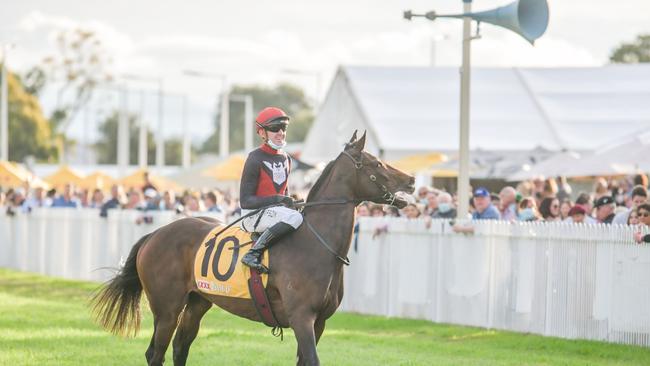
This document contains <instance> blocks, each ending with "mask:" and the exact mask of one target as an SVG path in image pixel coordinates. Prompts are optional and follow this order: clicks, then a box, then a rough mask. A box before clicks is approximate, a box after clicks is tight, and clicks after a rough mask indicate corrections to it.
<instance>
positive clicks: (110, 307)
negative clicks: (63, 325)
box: [91, 234, 151, 336]
mask: <svg viewBox="0 0 650 366" xmlns="http://www.w3.org/2000/svg"><path fill="white" fill-rule="evenodd" d="M150 235H151V234H147V235H145V236H143V237H142V238H140V240H138V242H137V243H135V245H134V246H133V248H131V252H130V253H129V257H128V258H127V259H126V262H125V263H124V266H123V267H122V268H120V269H119V271H118V273H117V274H116V275H115V277H113V278H112V279H111V280H109V281H108V282H106V283H105V284H104V285H103V286H102V287H101V288H100V289H99V291H98V292H97V293H96V294H95V295H94V296H93V298H92V300H91V305H92V312H93V314H94V316H95V320H96V321H97V322H98V323H99V324H101V325H102V326H103V327H104V329H106V330H108V331H110V332H111V333H113V334H117V335H121V336H135V335H136V334H137V333H138V330H139V329H140V320H141V315H140V298H141V296H142V283H140V278H139V277H138V269H137V267H136V260H137V258H138V251H139V250H140V247H142V245H143V244H144V243H145V242H146V241H147V239H148V238H149V236H150Z"/></svg>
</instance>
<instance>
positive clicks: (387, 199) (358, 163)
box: [342, 150, 396, 206]
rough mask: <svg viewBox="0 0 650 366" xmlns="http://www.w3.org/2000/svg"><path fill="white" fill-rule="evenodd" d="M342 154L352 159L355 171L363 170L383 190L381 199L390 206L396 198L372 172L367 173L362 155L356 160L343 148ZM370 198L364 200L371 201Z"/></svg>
mask: <svg viewBox="0 0 650 366" xmlns="http://www.w3.org/2000/svg"><path fill="white" fill-rule="evenodd" d="M342 154H344V155H345V156H347V157H348V158H350V159H351V160H352V162H353V163H354V167H355V168H356V169H357V171H360V170H364V173H366V175H367V176H368V178H369V179H370V181H371V182H373V183H375V185H376V186H377V188H379V189H380V190H381V191H382V192H384V194H383V195H382V196H381V199H383V200H384V201H385V202H386V203H388V204H389V205H391V206H392V205H393V203H394V202H395V198H396V197H395V195H394V194H393V193H391V192H390V191H389V190H388V188H386V186H385V185H384V184H382V183H379V182H378V181H377V176H376V175H374V174H372V173H369V172H368V171H366V170H365V169H364V165H363V155H361V160H357V159H355V158H354V156H352V154H350V153H349V152H347V151H345V150H343V152H342ZM373 198H374V197H373ZM371 200H372V199H365V200H364V201H371Z"/></svg>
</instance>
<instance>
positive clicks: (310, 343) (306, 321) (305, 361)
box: [289, 311, 320, 366]
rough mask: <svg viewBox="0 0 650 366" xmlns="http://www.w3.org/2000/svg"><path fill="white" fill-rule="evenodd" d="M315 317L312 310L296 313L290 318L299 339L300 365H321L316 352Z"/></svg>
mask: <svg viewBox="0 0 650 366" xmlns="http://www.w3.org/2000/svg"><path fill="white" fill-rule="evenodd" d="M315 318H316V316H315V314H313V313H312V312H311V311H304V312H298V313H294V314H292V315H291V317H290V318H289V324H290V325H291V328H292V329H293V333H294V334H295V335H296V340H297V341H298V365H309V366H317V365H320V361H318V354H316V336H315V333H314V321H315Z"/></svg>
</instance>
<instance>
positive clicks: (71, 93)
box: [25, 28, 112, 158]
mask: <svg viewBox="0 0 650 366" xmlns="http://www.w3.org/2000/svg"><path fill="white" fill-rule="evenodd" d="M56 44H57V49H58V51H57V54H56V55H52V56H48V57H46V58H45V59H44V60H43V65H42V66H36V67H34V68H32V69H31V70H30V71H29V72H28V73H27V74H26V77H25V79H26V80H27V81H28V85H29V88H30V89H31V90H32V92H33V93H35V94H36V93H38V92H39V91H40V90H41V89H43V87H45V85H46V83H47V82H49V81H52V82H54V85H56V86H57V88H58V90H57V93H56V96H57V97H56V107H55V109H54V111H53V112H52V115H51V116H50V118H49V120H50V124H51V125H52V131H53V132H54V137H56V138H57V140H58V141H59V150H60V154H59V155H60V156H61V158H65V156H64V155H65V153H64V151H65V146H66V145H70V144H71V143H72V142H73V140H70V139H68V138H67V137H66V132H67V129H68V127H69V126H70V123H71V122H72V121H73V120H74V118H75V117H76V116H77V114H78V113H79V111H80V110H81V109H82V108H83V107H84V106H86V104H87V103H88V102H89V101H90V100H91V98H92V94H93V91H94V90H95V88H96V87H97V85H98V84H100V83H103V82H110V81H111V80H112V76H111V74H110V73H109V72H108V71H107V69H108V66H109V65H110V64H111V63H112V59H111V57H110V56H109V54H108V53H107V52H106V51H105V50H104V46H103V44H102V42H101V40H100V39H99V37H98V36H97V34H95V33H94V32H93V31H90V30H85V29H80V28H75V29H65V30H62V31H60V32H59V33H58V34H57V36H56Z"/></svg>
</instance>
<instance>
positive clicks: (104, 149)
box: [94, 111, 183, 165]
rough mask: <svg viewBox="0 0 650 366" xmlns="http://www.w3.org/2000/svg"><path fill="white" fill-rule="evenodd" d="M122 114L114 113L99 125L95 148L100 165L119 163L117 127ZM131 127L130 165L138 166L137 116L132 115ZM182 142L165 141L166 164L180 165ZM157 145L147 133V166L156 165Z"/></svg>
mask: <svg viewBox="0 0 650 366" xmlns="http://www.w3.org/2000/svg"><path fill="white" fill-rule="evenodd" d="M119 118H120V114H119V112H118V111H114V112H113V113H112V114H111V115H110V116H109V117H108V118H106V120H104V121H103V122H102V123H101V124H100V125H99V135H100V138H99V141H98V142H96V143H95V145H94V148H95V151H96V152H97V160H98V162H99V163H100V164H115V163H116V162H117V127H118V124H119ZM127 118H128V125H129V164H131V165H136V164H138V144H139V136H140V123H142V121H139V120H138V117H137V116H136V115H133V114H130V115H129V116H128V117H127ZM182 146H183V144H182V141H181V139H180V138H172V139H168V140H167V141H165V164H166V165H180V164H181V161H182V159H181V156H182ZM155 159H156V145H155V143H154V136H153V134H152V133H151V132H150V131H147V164H149V165H153V164H155Z"/></svg>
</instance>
